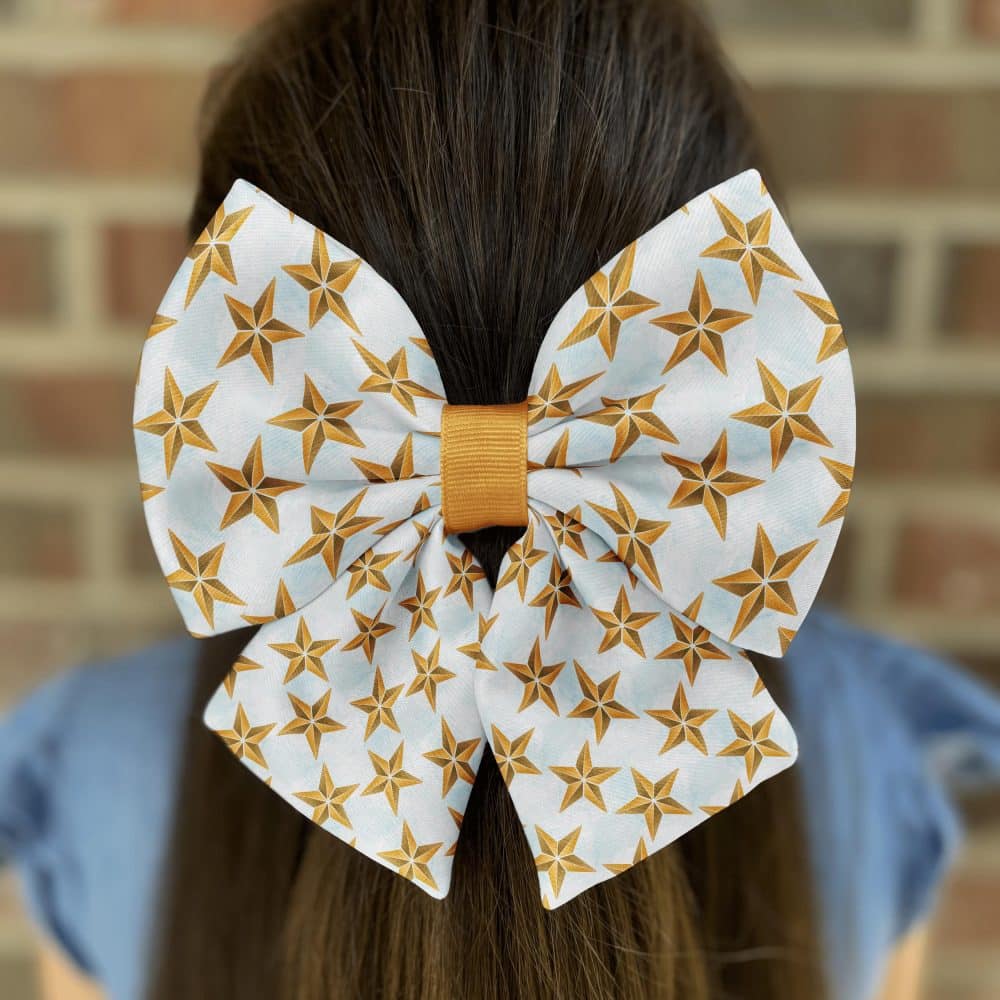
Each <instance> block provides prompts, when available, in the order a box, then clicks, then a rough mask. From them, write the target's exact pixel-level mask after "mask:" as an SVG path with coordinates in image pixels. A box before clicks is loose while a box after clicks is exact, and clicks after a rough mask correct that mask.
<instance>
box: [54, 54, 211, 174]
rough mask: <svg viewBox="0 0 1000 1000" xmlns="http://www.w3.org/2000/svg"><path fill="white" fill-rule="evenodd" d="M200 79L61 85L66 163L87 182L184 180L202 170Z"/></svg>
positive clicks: (116, 77)
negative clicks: (94, 178) (120, 177)
mask: <svg viewBox="0 0 1000 1000" xmlns="http://www.w3.org/2000/svg"><path fill="white" fill-rule="evenodd" d="M202 87H203V80H202V78H201V77H200V76H193V75H188V74H179V73H169V72H149V73H135V72H132V73H130V72H114V71H110V70H109V71H105V72H95V73H86V74H83V73H81V74H78V75H75V76H71V77H66V78H63V79H62V80H60V81H59V82H58V84H57V85H56V92H57V98H58V121H57V123H56V124H57V127H58V129H59V135H60V140H61V150H60V151H61V154H62V159H63V163H64V164H65V165H66V166H67V167H68V168H70V169H72V170H74V171H75V172H77V173H83V174H97V175H106V174H129V175H134V174H137V173H138V174H143V175H151V176H170V175H183V174H187V173H189V172H190V171H191V170H192V169H193V167H194V164H195V162H196V144H195V137H194V126H195V119H196V113H197V108H198V105H199V102H200V100H201V92H202Z"/></svg>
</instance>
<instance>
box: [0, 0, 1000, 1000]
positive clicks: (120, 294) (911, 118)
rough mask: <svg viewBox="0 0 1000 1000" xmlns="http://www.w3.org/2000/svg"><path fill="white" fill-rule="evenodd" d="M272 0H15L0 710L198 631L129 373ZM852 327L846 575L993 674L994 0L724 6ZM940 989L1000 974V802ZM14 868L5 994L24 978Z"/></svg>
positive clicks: (0, 206) (811, 251)
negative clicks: (145, 459) (230, 73)
mask: <svg viewBox="0 0 1000 1000" xmlns="http://www.w3.org/2000/svg"><path fill="white" fill-rule="evenodd" d="M267 6H269V4H268V0H212V2H211V3H209V2H207V0H75V2H74V0H0V119H2V120H3V121H4V122H5V126H4V141H3V142H2V143H0V427H2V428H3V434H2V436H0V524H3V525H4V530H3V532H2V534H0V709H2V708H3V707H4V706H5V705H7V704H9V703H10V702H11V701H12V700H13V699H15V698H16V697H17V696H18V695H20V694H22V693H24V692H25V691H26V690H27V689H28V688H30V687H32V686H33V685H35V684H37V683H38V682H39V681H40V680H42V679H43V678H44V677H45V676H46V675H48V674H50V673H52V672H54V671H57V670H59V669H60V668H62V667H64V666H65V665H66V664H67V663H71V662H73V661H76V660H79V659H81V658H84V657H87V656H91V655H103V654H107V653H111V652H115V651H118V650H121V649H124V648H128V647H134V646H137V645H139V644H141V643H142V642H143V641H144V640H146V639H148V638H150V637H153V636H156V635H159V634H161V633H163V632H165V631H170V630H172V629H175V628H176V627H177V626H178V624H179V623H178V619H177V616H176V614H175V612H174V610H173V605H172V603H171V601H170V598H169V596H168V593H167V589H166V587H164V586H163V584H162V582H161V580H160V579H159V577H158V575H157V571H156V568H155V566H154V563H153V559H152V555H151V552H150V550H149V546H148V542H147V540H146V535H145V529H144V527H143V526H142V523H141V513H140V510H139V504H138V501H137V497H136V487H135V481H134V472H133V457H132V443H131V431H130V412H131V395H132V379H133V374H134V370H135V365H136V361H137V358H138V351H139V347H140V344H141V338H142V335H143V332H144V328H145V324H146V322H147V321H148V319H149V316H150V314H151V313H152V311H153V308H154V306H155V305H156V302H157V301H158V299H159V296H160V294H161V292H162V290H163V288H164V287H165V285H166V281H167V280H168V278H169V277H170V275H171V274H172V272H173V270H174V268H175V266H176V265H177V263H178V261H179V260H180V257H181V254H182V253H183V250H184V240H183V236H182V223H183V219H184V216H185V213H186V209H187V204H188V200H189V197H190V193H191V180H192V169H193V163H194V148H193V138H192V135H193V121H194V117H195V112H196V106H197V102H198V98H199V94H200V92H201V89H202V87H203V85H204V81H205V73H206V69H207V67H209V66H210V65H211V64H212V63H213V62H214V61H216V60H217V59H219V58H220V57H221V56H223V55H224V54H225V52H226V50H227V47H228V46H229V45H230V44H231V42H232V39H233V36H234V33H235V32H236V31H237V30H239V29H240V28H242V27H243V26H245V25H246V24H248V23H250V22H251V21H253V20H254V19H255V18H256V17H257V16H258V15H259V14H260V12H261V11H262V10H263V9H264V8H265V7H267ZM711 7H712V9H713V13H714V14H715V15H716V17H717V19H718V21H719V23H720V25H721V26H722V29H723V32H724V37H725V39H726V44H727V47H728V49H729V51H730V52H731V54H732V57H733V59H734V61H735V63H736V65H737V67H738V68H739V70H740V71H741V72H742V74H743V75H744V76H745V77H746V78H747V80H748V81H749V82H750V84H751V85H752V86H753V87H754V89H755V97H754V102H755V106H756V110H757V113H758V114H759V117H760V120H761V123H762V125H763V128H764V132H765V134H766V136H767V138H768V140H769V143H770V146H771V149H772V150H773V153H774V162H775V163H776V164H777V165H778V166H779V168H780V172H781V180H782V182H783V183H784V184H785V186H786V187H787V190H788V193H789V195H790V205H791V211H792V219H793V225H795V227H796V229H797V231H798V233H799V235H800V237H801V239H802V241H803V243H804V244H805V248H806V251H807V253H808V255H809V256H810V259H811V260H812V262H813V264H814V266H815V268H816V270H817V271H818V272H819V274H820V276H821V278H822V279H823V282H824V284H825V285H826V287H827V289H828V291H829V293H830V295H831V297H832V299H833V300H834V301H835V302H836V303H837V304H838V306H839V308H840V312H841V315H842V317H843V319H844V323H845V326H846V327H847V329H848V333H849V337H850V342H851V347H852V353H853V358H854V363H855V370H856V374H857V382H858V391H859V405H860V415H859V416H860V420H859V424H860V441H859V455H858V467H859V471H858V478H857V486H856V490H855V495H854V499H853V502H852V507H851V517H850V518H849V521H848V528H847V530H846V532H845V538H844V542H843V544H842V546H841V549H840V552H839V555H838V560H837V563H836V565H835V568H834V572H833V573H832V574H831V580H830V585H829V587H828V590H827V597H828V599H830V600H833V601H836V602H838V603H839V604H841V605H842V606H843V607H844V608H845V609H846V611H847V612H848V613H849V614H850V615H851V616H852V617H854V618H856V619H857V620H860V621H862V622H865V623H868V624H872V625H876V626H878V627H879V628H881V629H884V630H888V631H891V632H895V633H897V634H899V635H902V636H905V637H908V638H910V639H913V640H916V641H920V642H923V643H925V644H927V645H930V646H932V647H934V648H937V649H939V650H942V651H944V652H946V653H949V654H951V655H952V656H954V657H955V658H957V659H959V660H961V661H962V662H964V663H965V664H967V665H968V666H969V667H970V668H971V669H972V670H974V671H975V672H977V673H978V674H979V675H981V676H983V677H985V678H987V679H988V680H990V681H992V682H997V681H998V680H1000V654H998V652H997V650H998V648H1000V614H998V611H1000V0H826V2H823V0H711ZM970 826H971V837H970V840H969V844H968V847H967V849H966V852H965V855H964V858H963V861H962V863H961V865H960V867H959V869H958V871H957V872H956V874H955V876H954V878H953V880H952V884H951V887H950V890H949V892H948V894H947V897H946V900H945V903H944V907H943V911H942V913H941V916H940V919H939V920H938V925H937V927H936V931H935V946H934V950H933V961H932V969H931V973H930V987H929V994H930V996H932V997H933V998H935V1000H938V998H940V1000H987V998H995V997H997V996H998V995H1000V955H998V948H997V945H998V942H1000V927H998V923H1000V921H998V919H997V916H996V913H997V906H996V901H997V899H1000V806H998V805H997V803H996V802H993V803H990V802H986V803H982V802H980V803H978V804H977V805H975V806H974V807H973V808H972V811H971V815H970ZM29 942H30V937H29V931H28V929H27V925H26V923H25V921H24V919H23V917H22V916H20V914H19V911H18V907H17V903H16V893H15V891H14V889H13V887H12V884H11V879H10V877H9V876H6V877H4V878H3V879H0V993H2V995H3V996H4V997H5V998H7V1000H28V998H31V997H33V996H34V987H33V985H32V983H33V972H32V968H31V965H30V961H29V958H28V954H29V952H28V949H29Z"/></svg>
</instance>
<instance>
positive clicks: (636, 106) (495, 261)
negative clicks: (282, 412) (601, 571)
mask: <svg viewBox="0 0 1000 1000" xmlns="http://www.w3.org/2000/svg"><path fill="white" fill-rule="evenodd" d="M208 98H209V99H208V101H207V103H206V122H205V129H204V138H203V148H202V166H201V177H200V184H199V188H198V194H197V198H196V200H195V205H194V209H193V212H192V216H191V233H192V235H194V234H195V233H197V232H198V231H200V230H201V229H202V227H203V226H204V225H205V223H206V222H207V220H208V219H209V217H210V216H211V214H212V212H213V211H214V209H215V208H216V206H217V205H218V204H219V203H220V202H221V201H222V199H223V197H224V196H225V194H226V192H227V190H228V189H229V187H230V185H231V184H232V182H233V181H234V180H235V179H236V178H238V177H243V178H246V179H247V180H249V181H251V182H252V183H254V184H256V185H258V186H260V187H261V188H262V189H263V190H265V191H267V192H268V193H269V194H271V195H273V196H274V197H275V198H277V199H278V200H279V201H281V202H282V203H283V204H284V205H286V206H287V207H288V208H290V209H292V210H293V211H294V212H296V213H297V214H298V215H300V216H302V217H304V218H306V219H308V220H309V221H310V222H312V223H314V224H315V225H317V226H318V227H320V228H321V229H323V230H325V231H326V232H329V233H331V234H333V235H335V236H336V237H337V238H338V239H339V240H341V241H342V242H344V243H345V244H347V245H348V246H350V247H352V248H353V249H354V250H355V251H357V252H358V253H359V254H360V255H361V256H362V257H363V258H364V259H366V260H367V261H368V262H369V263H370V264H371V265H372V266H373V267H375V269H376V270H378V271H379V272H380V273H381V274H382V275H384V276H385V277H386V278H387V279H388V280H389V281H390V282H391V283H392V284H393V286H395V288H396V289H398V291H399V292H400V293H401V295H402V296H403V298H404V299H405V300H406V302H407V303H408V304H409V306H410V308H411V309H412V310H413V312H414V314H415V315H416V317H417V319H418V320H419V322H420V324H421V326H422V328H423V330H424V332H425V333H426V336H427V339H428V340H429V341H430V344H431V347H432V349H433V352H434V356H435V358H436V359H437V361H438V365H439V367H440V370H441V375H442V377H443V379H444V384H445V387H446V390H447V393H448V398H449V401H451V402H453V403H494V402H516V401H518V400H521V399H523V398H524V396H525V394H526V392H527V387H528V378H529V375H530V372H531V368H532V364H533V362H534V359H535V354H536V351H537V348H538V344H539V342H540V339H541V337H542V335H543V334H544V331H545V329H546V327H547V325H548V322H549V320H550V319H551V317H552V316H553V315H554V313H555V311H556V309H557V308H558V307H559V306H560V305H561V304H562V302H563V301H564V300H565V299H566V297H567V296H568V295H569V294H570V293H571V292H572V291H573V290H574V289H575V288H577V287H578V286H579V285H580V284H581V283H582V282H583V281H584V280H585V279H586V278H587V277H588V276H589V275H590V274H591V273H593V272H594V271H595V270H596V269H597V268H598V267H600V266H601V265H602V264H603V263H604V262H605V261H606V260H608V259H609V258H610V257H612V256H613V255H614V254H615V253H616V252H617V251H619V250H620V249H621V248H622V247H623V246H625V245H626V244H627V243H628V242H630V241H631V240H632V239H634V238H635V237H636V236H638V235H639V234H641V233H643V232H645V231H646V230H647V229H649V228H650V227H651V226H652V225H654V224H655V223H656V222H658V221H659V220H660V219H662V218H663V217H665V216H666V215H668V214H669V213H670V212H672V211H674V210H675V209H677V208H678V207H679V206H681V205H683V204H684V202H685V201H687V200H688V199H689V198H691V197H693V196H694V195H696V194H698V193H700V192H701V191H703V190H704V189H706V188H708V187H710V186H711V185H713V184H716V183H718V182H720V181H722V180H724V179H725V178H726V177H728V176H730V175H732V174H734V173H736V172H738V171H740V170H742V169H744V168H746V167H748V166H751V165H759V162H760V157H759V155H758V150H757V149H756V145H755V137H754V135H753V131H752V129H751V127H750V125H749V122H748V118H747V115H746V112H745V110H744V108H743V105H742V103H741V100H740V98H739V94H738V92H737V90H736V88H735V86H734V84H733V81H732V80H731V78H730V76H729V74H728V73H727V71H726V69H725V66H724V63H723V60H722V58H721V56H720V53H719V51H718V49H717V46H716V43H715V40H714V38H713V37H712V35H711V33H710V32H709V31H708V30H707V29H706V27H705V26H704V25H703V24H702V22H701V21H700V19H699V18H698V17H697V16H696V14H695V13H694V12H693V11H692V10H691V9H690V8H689V7H688V5H687V4H686V3H683V2H681V0H619V2H615V3H604V2H597V0H593V2H576V0H544V2H534V3H528V2H524V3H522V2H516V0H496V2H483V0H472V2H468V3H443V2H435V0H381V2H380V0H351V2H346V0H345V2H334V0H309V2H306V3H302V4H299V5H296V6H294V7H290V8H287V9H285V10H284V11H282V12H281V13H280V14H279V15H277V16H276V17H275V18H273V19H272V20H271V21H269V22H268V23H267V24H266V25H265V26H263V27H262V28H260V29H258V30H257V31H256V32H255V33H254V34H253V35H252V36H251V37H250V39H249V40H248V43H247V44H246V46H245V48H244V49H243V51H242V53H241V54H240V56H239V57H238V58H237V59H236V60H235V62H234V63H233V64H232V65H231V66H230V67H229V68H228V69H227V70H226V71H225V72H224V73H223V74H221V75H220V76H219V77H218V78H217V80H216V81H215V82H214V83H213V85H212V87H211V88H210V92H209V95H208ZM516 534H517V532H514V533H513V535H512V533H511V531H510V530H509V529H504V530H501V529H486V530H483V531H480V532H477V533H475V534H474V535H468V536H465V538H464V540H465V541H466V543H467V544H468V546H469V547H470V549H471V550H472V551H473V553H474V554H475V555H476V557H477V558H478V559H479V560H480V562H481V563H482V564H483V566H484V568H485V570H486V572H487V574H488V575H489V576H490V577H491V579H494V578H495V574H496V571H497V567H498V565H499V562H500V559H501V557H502V555H503V552H504V551H505V549H506V548H507V546H509V545H510V544H511V543H512V542H513V541H515V540H516ZM247 639H248V633H247V632H244V633H238V634H233V635H229V636H222V637H219V638H216V639H212V640H207V641H206V642H205V643H204V647H203V648H204V652H203V656H202V662H201V664H200V666H199V674H198V682H197V685H196V690H195V691H194V694H193V700H192V724H191V730H190V734H189V735H188V737H187V743H186V747H185V751H184V753H185V761H186V768H185V772H184V777H183V783H182V787H181V791H180V797H179V803H178V810H177V821H176V829H175V831H174V835H173V845H172V852H171V855H170V858H169V869H168V872H167V877H168V883H167V886H166V892H165V896H164V912H163V917H162V926H161V930H160V938H159V944H160V946H159V950H158V960H157V963H156V967H155V969H154V970H153V986H152V993H151V995H152V997H154V998H156V1000H168V998H169V1000H176V998H178V997H185V998H187V997H212V998H213V1000H230V998H231V1000H236V998H239V1000H251V998H255V997H262V998H268V1000H292V998H294V1000H320V998H324V1000H326V998H340V997H364V998H387V1000H417V998H420V1000H445V998H448V1000H450V998H454V997H469V998H475V1000H478V998H484V1000H489V998H505V1000H508V998H542V997H544V998H557V1000H558V998H570V997H572V998H578V997H618V998H636V1000H638V998H648V997H663V998H671V997H681V996H683V997H685V998H688V1000H703V998H707V997H716V996H735V997H741V998H747V1000H752V998H755V997H760V998H763V997H775V996H781V997H785V998H789V1000H795V998H809V1000H813V998H817V997H820V996H822V994H823V988H822V982H821V980H822V976H821V973H820V969H819V959H818V952H817V947H816V940H817V937H816V930H815V922H814V918H813V913H812V908H811V895H810V892H809V891H808V886H809V877H808V872H807V866H806V858H805V846H804V837H803V833H802V826H801V822H800V815H799V800H798V796H797V788H796V778H795V774H794V771H792V772H786V773H785V774H783V775H781V776H780V777H778V778H776V779H774V780H772V781H770V782H767V783H765V784H764V785H763V786H762V788H760V789H759V790H755V791H754V792H753V794H751V795H749V796H748V797H747V798H746V799H745V800H744V801H741V802H739V803H737V804H735V805H734V806H732V807H731V808H730V809H728V810H726V811H724V812H723V813H722V814H720V815H719V816H717V817H715V818H714V819H712V820H711V821H709V822H707V823H704V824H702V825H701V826H700V827H698V828H697V829H696V830H695V831H693V832H691V833H689V834H688V835H687V836H685V837H683V838H682V839H681V840H680V841H678V842H677V843H675V844H673V845H671V846H670V847H668V848H667V849H665V850H663V851H660V852H659V853H657V854H655V855H654V856H653V857H651V858H650V859H649V860H647V861H645V862H643V863H642V864H639V865H637V866H636V867H635V868H633V869H631V870H630V871H628V872H626V873H625V874H623V875H620V876H618V877H616V878H614V879H612V880H611V881H609V882H605V883H602V884H601V885H599V886H597V887H595V888H593V889H591V890H589V891H587V892H585V893H584V894H582V895H581V896H579V897H577V898H576V899H574V900H572V901H571V902H569V903H567V904H566V905H564V906H562V907H561V908H559V909H558V910H555V911H553V912H546V911H544V910H543V909H542V907H541V905H540V902H539V899H538V891H537V882H536V877H535V872H534V865H533V862H532V857H531V852H530V850H529V847H528V844H527V841H526V839H525V837H524V834H523V832H522V830H521V827H520V823H519V821H518V819H517V816H516V814H515V812H514V809H513V806H512V804H511V801H510V798H509V796H508V794H507V791H506V788H505V786H504V783H503V781H502V779H501V778H500V775H499V773H498V770H497V766H496V764H495V762H494V761H493V759H492V757H491V755H490V754H489V753H487V754H486V755H484V758H483V763H482V767H481V769H480V772H479V775H478V778H477V780H476V783H475V787H474V789H473V792H472V797H471V799H470V802H469V807H468V811H467V813H466V816H465V821H464V825H463V827H462V834H461V837H460V839H459V844H458V852H457V857H456V860H455V874H454V879H453V884H452V890H451V894H450V895H449V897H448V898H447V899H446V900H444V901H443V902H439V901H435V900H432V899H430V898H429V897H427V896H426V895H424V893H422V892H420V891H418V890H416V889H414V888H413V887H412V886H411V885H409V884H408V883H407V882H405V881H404V880H403V879H401V878H399V876H397V875H395V874H393V873H391V872H389V871H387V870H385V869H383V868H381V867H380V866H378V865H375V864H373V863H372V862H371V861H369V860H367V859H365V858H364V857H363V856H361V855H360V854H358V853H356V852H355V851H353V850H351V849H350V848H349V847H347V846H345V845H344V844H342V843H340V842H339V841H338V840H336V839H335V838H334V837H332V836H330V835H329V834H328V833H325V832H324V831H323V830H321V829H319V828H318V827H315V826H313V825H312V824H311V823H309V822H308V821H307V820H305V819H304V818H303V817H302V816H300V815H299V814H298V813H297V812H295V811H294V810H293V809H291V808H290V807H288V806H287V805H285V804H284V803H282V802H281V801H280V799H278V797H277V796H276V795H274V794H273V793H272V792H271V791H270V790H269V789H267V788H266V787H265V786H264V785H262V784H261V783H260V782H259V781H258V780H257V779H256V778H255V777H253V776H252V775H251V774H250V773H249V772H248V771H247V770H246V769H245V768H243V767H241V766H239V765H238V764H237V763H236V762H235V761H234V760H233V759H232V757H231V756H230V755H229V754H228V752H227V751H226V750H225V749H224V748H223V747H222V745H221V744H220V743H219V742H218V741H217V740H216V738H215V737H214V736H212V735H211V734H210V733H208V732H207V731H206V730H205V729H204V727H203V726H202V725H201V723H200V722H199V721H198V715H199V714H200V711H201V706H202V705H203V704H204V702H205V701H206V700H207V697H208V694H209V693H210V691H211V690H212V689H214V687H215V686H216V685H217V684H218V683H219V682H220V681H221V679H222V676H223V673H224V672H225V670H226V669H227V668H228V666H229V665H230V664H231V663H232V661H233V660H234V659H235V658H236V656H237V654H238V653H239V651H240V649H241V648H242V646H243V645H244V644H245V642H246V641H247ZM760 666H761V667H762V669H763V670H764V672H765V674H766V677H767V679H768V680H769V683H770V686H771V687H772V689H773V688H774V687H775V683H776V682H775V678H774V672H773V671H772V670H771V669H770V667H769V665H767V664H760ZM778 694H779V696H780V690H779V691H778Z"/></svg>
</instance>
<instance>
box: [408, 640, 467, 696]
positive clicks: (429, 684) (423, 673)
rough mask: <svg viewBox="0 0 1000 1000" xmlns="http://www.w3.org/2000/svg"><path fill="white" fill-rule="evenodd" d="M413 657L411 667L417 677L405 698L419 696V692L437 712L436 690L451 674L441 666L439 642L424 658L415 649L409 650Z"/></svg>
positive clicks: (450, 677)
mask: <svg viewBox="0 0 1000 1000" xmlns="http://www.w3.org/2000/svg"><path fill="white" fill-rule="evenodd" d="M410 656H412V657H413V665H414V666H415V667H416V670H417V676H416V677H415V678H414V679H413V682H412V683H411V684H410V686H409V687H408V688H407V689H406V694H407V696H409V695H411V694H419V693H420V692H421V691H423V692H424V694H425V695H426V696H427V703H428V704H429V705H430V706H431V708H432V709H433V710H434V711H437V689H438V685H439V684H443V683H444V682H445V681H450V680H451V679H452V678H453V677H454V676H455V674H453V673H452V672H451V671H450V670H448V669H447V668H446V667H443V666H442V665H441V640H440V639H438V641H437V642H436V643H434V648H433V649H432V650H431V651H430V652H429V653H428V654H427V655H426V656H424V655H423V654H421V653H418V652H417V651H416V650H415V649H411V650H410Z"/></svg>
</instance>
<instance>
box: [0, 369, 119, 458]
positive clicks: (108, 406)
mask: <svg viewBox="0 0 1000 1000" xmlns="http://www.w3.org/2000/svg"><path fill="white" fill-rule="evenodd" d="M133 392H134V382H133V379H132V378H131V377H129V376H124V377H116V376H113V375H106V374H100V375H24V376H21V375H10V374H8V375H0V426H2V427H3V428H4V433H3V436H2V437H0V454H3V453H6V454H8V455H10V454H14V455H32V456H34V455H66V456H72V455H83V456H88V457H98V458H107V457H113V458H119V457H128V456H130V455H131V454H132V453H133V445H132V429H131V428H132V396H133Z"/></svg>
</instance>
